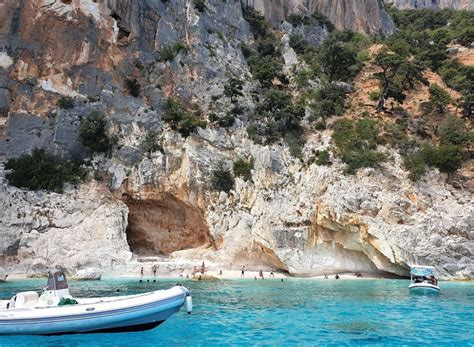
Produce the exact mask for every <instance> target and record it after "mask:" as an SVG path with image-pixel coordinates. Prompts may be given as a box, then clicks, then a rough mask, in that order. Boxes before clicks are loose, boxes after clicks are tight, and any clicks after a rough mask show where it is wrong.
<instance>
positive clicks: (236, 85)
mask: <svg viewBox="0 0 474 347" xmlns="http://www.w3.org/2000/svg"><path fill="white" fill-rule="evenodd" d="M243 86H244V82H243V81H242V80H239V79H238V78H235V77H231V78H229V80H228V81H227V84H226V85H225V86H224V95H225V96H226V97H228V98H229V99H230V102H232V103H234V102H235V99H236V98H238V97H239V96H244V94H242V89H243Z"/></svg>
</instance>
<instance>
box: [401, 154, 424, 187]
mask: <svg viewBox="0 0 474 347" xmlns="http://www.w3.org/2000/svg"><path fill="white" fill-rule="evenodd" d="M404 164H405V168H406V169H407V170H408V171H409V174H408V178H409V179H411V180H412V181H414V182H415V181H418V180H419V179H420V178H421V177H423V175H424V174H425V172H426V170H427V165H426V162H425V160H424V158H423V155H421V154H420V153H414V154H410V155H408V156H406V157H405V158H404Z"/></svg>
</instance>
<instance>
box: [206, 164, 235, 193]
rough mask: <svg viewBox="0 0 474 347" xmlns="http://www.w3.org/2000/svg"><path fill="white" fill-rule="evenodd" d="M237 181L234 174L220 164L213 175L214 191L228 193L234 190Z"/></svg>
mask: <svg viewBox="0 0 474 347" xmlns="http://www.w3.org/2000/svg"><path fill="white" fill-rule="evenodd" d="M234 185H235V179H234V176H233V175H232V172H230V170H229V169H228V168H226V166H225V165H224V163H222V162H220V163H219V164H218V165H217V167H216V169H215V170H213V171H212V173H211V186H212V188H213V189H214V190H216V191H219V192H226V193H228V192H229V191H230V190H231V189H233V188H234Z"/></svg>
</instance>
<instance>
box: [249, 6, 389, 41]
mask: <svg viewBox="0 0 474 347" xmlns="http://www.w3.org/2000/svg"><path fill="white" fill-rule="evenodd" d="M245 1H246V3H247V4H248V5H249V6H253V7H254V8H255V9H256V10H258V11H260V12H261V13H262V14H263V15H264V16H265V18H267V19H268V20H270V22H271V23H272V24H273V25H274V26H276V25H278V24H279V23H280V22H281V21H283V20H284V19H286V18H287V17H288V15H290V14H292V13H296V14H302V15H311V14H313V13H315V12H317V13H320V14H322V15H324V16H326V17H327V18H328V19H329V20H330V21H331V22H332V23H333V24H334V25H335V26H336V28H337V29H339V30H344V29H348V30H352V31H356V32H361V33H365V34H369V35H374V34H383V35H390V34H392V33H393V32H394V31H395V25H394V24H393V21H392V19H391V18H390V16H389V15H388V14H387V12H386V11H385V8H384V6H383V3H381V2H380V1H377V0H357V1H353V0H309V1H308V0H278V1H273V0H245Z"/></svg>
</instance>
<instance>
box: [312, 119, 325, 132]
mask: <svg viewBox="0 0 474 347" xmlns="http://www.w3.org/2000/svg"><path fill="white" fill-rule="evenodd" d="M314 129H316V130H320V131H322V130H326V123H325V122H323V121H319V122H316V124H314Z"/></svg>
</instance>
